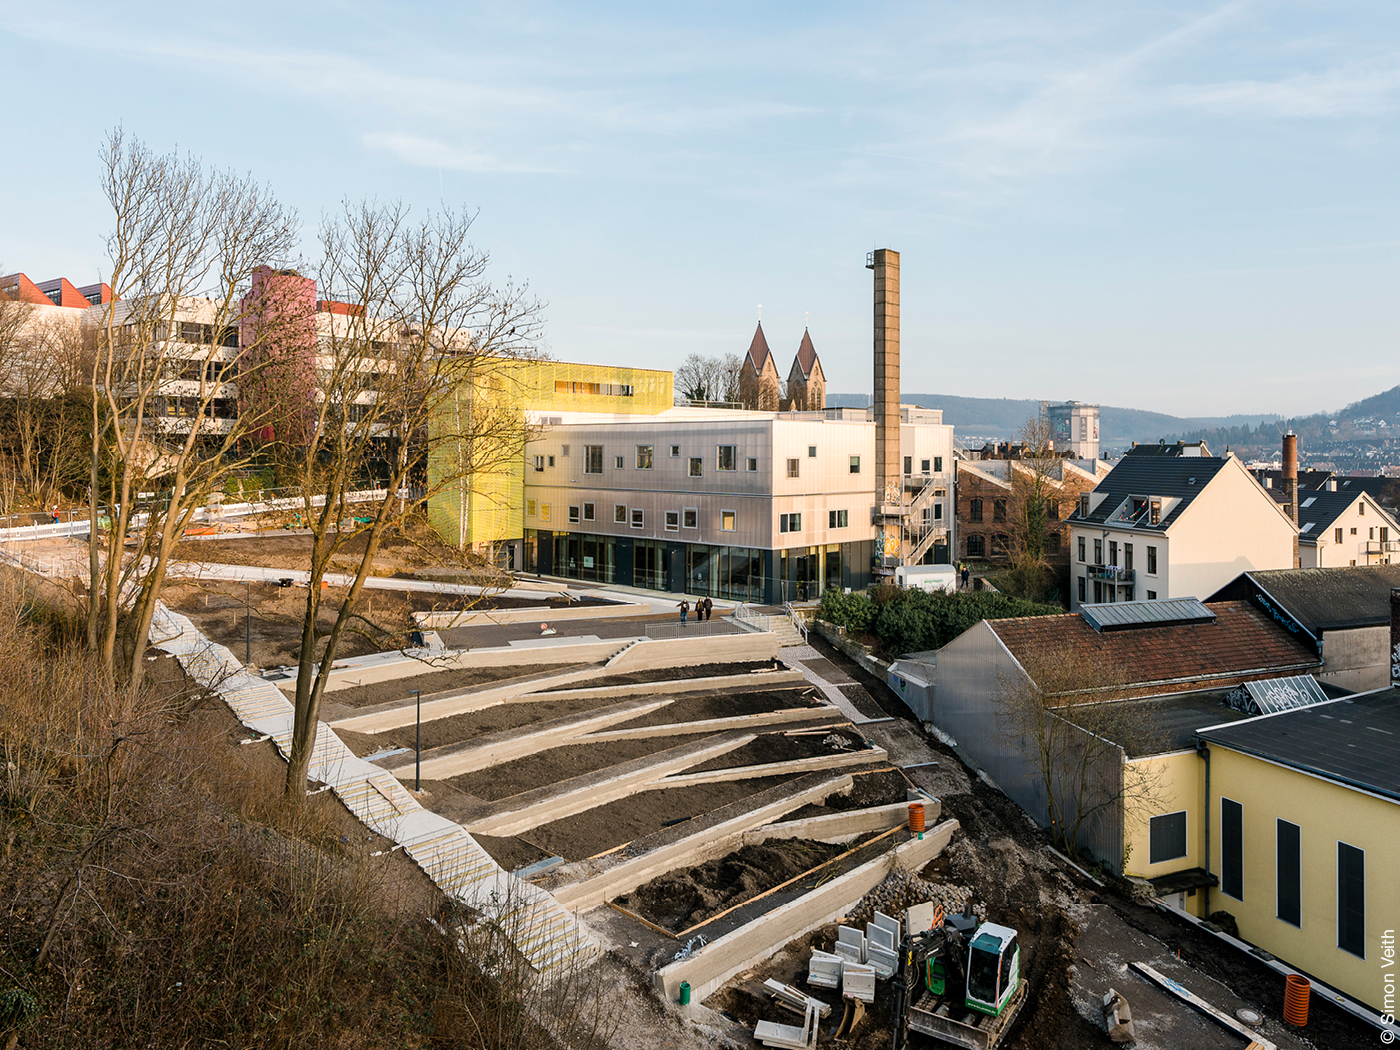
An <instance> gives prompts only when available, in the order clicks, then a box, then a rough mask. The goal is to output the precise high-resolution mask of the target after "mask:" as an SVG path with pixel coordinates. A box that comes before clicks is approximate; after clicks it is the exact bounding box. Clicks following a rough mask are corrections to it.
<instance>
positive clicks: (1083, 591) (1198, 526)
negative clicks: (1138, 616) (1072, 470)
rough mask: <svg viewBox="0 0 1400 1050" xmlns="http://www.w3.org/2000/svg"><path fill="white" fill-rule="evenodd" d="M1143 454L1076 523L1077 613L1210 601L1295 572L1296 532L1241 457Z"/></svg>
mask: <svg viewBox="0 0 1400 1050" xmlns="http://www.w3.org/2000/svg"><path fill="white" fill-rule="evenodd" d="M1194 451H1195V450H1194V447H1193V446H1152V445H1147V446H1136V447H1134V448H1133V449H1132V450H1131V451H1130V452H1129V453H1128V454H1127V455H1125V456H1124V457H1123V458H1122V459H1121V460H1119V462H1118V464H1117V465H1116V466H1115V467H1114V468H1113V470H1112V471H1110V472H1109V474H1108V476H1107V477H1105V478H1104V479H1103V481H1101V482H1100V483H1099V485H1098V487H1096V488H1095V489H1094V491H1093V492H1089V493H1085V494H1084V495H1083V496H1081V497H1080V500H1079V506H1078V507H1077V508H1076V509H1075V511H1074V513H1073V515H1071V517H1070V521H1069V528H1070V608H1071V609H1078V608H1079V606H1080V605H1083V604H1087V603H1097V602H1123V601H1134V600H1151V599H1161V598H1186V597H1204V596H1206V595H1210V594H1213V593H1215V592H1216V591H1217V590H1219V589H1220V588H1221V587H1224V586H1225V584H1227V583H1229V582H1230V581H1231V580H1233V579H1234V578H1235V577H1237V576H1239V575H1240V574H1241V573H1245V572H1251V571H1253V570H1256V569H1289V568H1292V567H1293V565H1294V543H1295V539H1296V537H1297V535H1298V528H1297V526H1296V525H1295V524H1294V523H1293V521H1292V520H1291V519H1290V518H1289V517H1288V512H1287V510H1286V509H1285V508H1284V507H1281V506H1279V504H1278V503H1277V502H1276V501H1275V500H1274V499H1273V497H1272V496H1270V495H1269V493H1268V492H1266V491H1265V489H1264V487H1263V486H1262V485H1260V484H1259V482H1258V480H1257V479H1256V478H1255V477H1254V475H1253V474H1251V473H1250V471H1249V470H1248V469H1247V468H1246V467H1245V466H1244V464H1242V463H1241V462H1240V461H1239V460H1238V459H1237V458H1235V457H1234V456H1223V457H1221V456H1211V455H1209V454H1208V453H1209V450H1208V449H1205V448H1201V449H1199V451H1200V452H1205V453H1206V454H1205V455H1200V454H1193V452H1194Z"/></svg>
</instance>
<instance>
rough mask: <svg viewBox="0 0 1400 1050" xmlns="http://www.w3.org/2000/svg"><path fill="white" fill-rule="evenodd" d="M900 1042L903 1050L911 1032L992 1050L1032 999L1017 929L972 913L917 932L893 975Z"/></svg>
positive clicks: (939, 916) (896, 1044) (938, 918)
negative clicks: (1024, 980)
mask: <svg viewBox="0 0 1400 1050" xmlns="http://www.w3.org/2000/svg"><path fill="white" fill-rule="evenodd" d="M894 988H895V996H896V998H895V1010H894V1037H893V1040H892V1041H891V1043H890V1046H891V1050H904V1048H905V1046H906V1044H907V1042H908V1035H909V1033H910V1032H911V1031H913V1032H921V1033H923V1034H924V1035H927V1036H930V1037H932V1038H934V1039H938V1040H941V1041H943V1042H946V1043H951V1044H952V1045H954V1046H961V1047H966V1048H967V1050H992V1048H994V1047H995V1046H996V1045H997V1043H998V1041H999V1040H1000V1039H1001V1037H1002V1036H1003V1035H1004V1034H1005V1033H1006V1031H1007V1029H1008V1028H1010V1027H1011V1022H1012V1020H1013V1019H1014V1018H1015V1016H1016V1014H1017V1012H1018V1011H1019V1010H1020V1008H1021V1003H1022V1002H1023V1000H1024V999H1025V989H1024V987H1023V985H1022V983H1021V944H1020V939H1019V938H1018V937H1017V936H1016V931H1015V930H1013V929H1010V928H1009V927H1006V926H998V925H997V924H996V923H994V922H983V923H979V922H978V921H977V918H976V917H975V916H974V915H973V914H972V910H971V908H970V907H969V908H968V910H967V911H966V912H964V913H963V914H962V915H952V916H947V917H945V916H944V915H943V911H942V909H941V908H940V909H939V910H938V912H937V913H936V914H935V917H934V922H933V924H932V926H931V927H930V928H929V929H927V930H922V931H916V932H913V933H910V934H909V935H908V936H906V937H905V938H904V941H903V943H902V944H901V945H900V946H899V968H898V970H896V972H895V975H894Z"/></svg>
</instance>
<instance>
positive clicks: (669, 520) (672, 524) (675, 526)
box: [666, 510, 681, 532]
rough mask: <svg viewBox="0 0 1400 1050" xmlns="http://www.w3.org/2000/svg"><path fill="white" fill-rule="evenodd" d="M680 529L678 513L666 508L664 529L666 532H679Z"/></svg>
mask: <svg viewBox="0 0 1400 1050" xmlns="http://www.w3.org/2000/svg"><path fill="white" fill-rule="evenodd" d="M680 530H681V516H680V515H679V514H678V513H676V512H675V511H674V510H668V511H667V512H666V531H667V532H680Z"/></svg>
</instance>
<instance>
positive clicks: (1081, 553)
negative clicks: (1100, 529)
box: [1079, 536, 1084, 598]
mask: <svg viewBox="0 0 1400 1050" xmlns="http://www.w3.org/2000/svg"><path fill="white" fill-rule="evenodd" d="M1079 560H1080V561H1083V560H1084V537H1083V536H1080V537H1079ZM1080 597H1081V598H1083V597H1084V596H1083V595H1082V594H1081V595H1080Z"/></svg>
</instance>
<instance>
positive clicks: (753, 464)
mask: <svg viewBox="0 0 1400 1050" xmlns="http://www.w3.org/2000/svg"><path fill="white" fill-rule="evenodd" d="M756 470H758V457H757V456H750V457H749V473H750V474H752V473H754V472H755V471H756Z"/></svg>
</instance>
